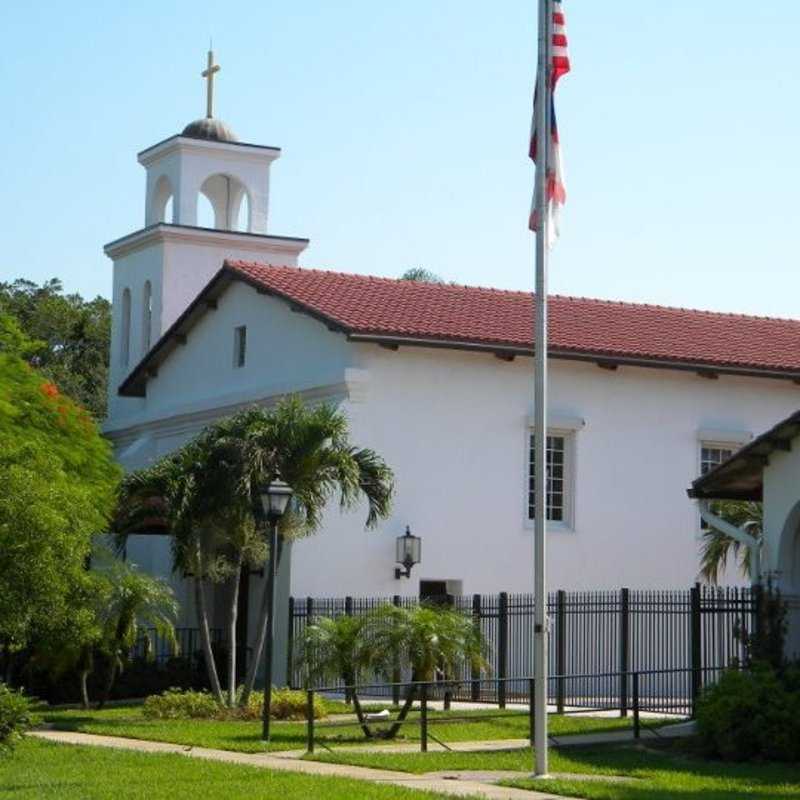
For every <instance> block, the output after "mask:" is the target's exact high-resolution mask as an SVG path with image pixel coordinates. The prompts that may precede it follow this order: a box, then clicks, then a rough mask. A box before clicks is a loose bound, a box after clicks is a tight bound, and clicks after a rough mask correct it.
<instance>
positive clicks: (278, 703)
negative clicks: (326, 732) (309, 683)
mask: <svg viewBox="0 0 800 800" xmlns="http://www.w3.org/2000/svg"><path fill="white" fill-rule="evenodd" d="M255 695H260V697H258V700H257V701H256V707H257V708H258V710H259V714H260V712H261V707H262V705H263V704H264V695H263V694H262V693H261V692H254V693H253V697H255ZM307 708H308V706H307V702H306V693H305V692H298V691H296V690H295V689H288V688H283V689H273V690H272V702H271V703H270V717H272V719H306V718H307V717H306V714H307ZM326 715H327V709H326V706H325V701H324V700H323V699H322V698H321V697H320V696H319V695H318V694H315V695H314V719H321V718H322V717H325V716H326Z"/></svg>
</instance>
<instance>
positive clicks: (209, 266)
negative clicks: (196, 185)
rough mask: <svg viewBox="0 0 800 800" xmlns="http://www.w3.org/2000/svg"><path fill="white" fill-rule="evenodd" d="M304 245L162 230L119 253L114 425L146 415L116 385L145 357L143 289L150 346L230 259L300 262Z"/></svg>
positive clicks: (112, 394)
mask: <svg viewBox="0 0 800 800" xmlns="http://www.w3.org/2000/svg"><path fill="white" fill-rule="evenodd" d="M304 248H305V242H304V241H303V240H281V239H277V238H264V237H258V236H243V235H237V234H235V233H214V232H207V231H202V230H189V231H186V230H183V229H177V228H171V229H170V228H167V229H162V230H161V231H158V232H156V233H153V234H152V235H150V237H149V238H148V239H147V240H146V243H144V244H143V246H141V247H138V246H137V247H132V248H130V249H126V248H124V247H122V248H121V249H122V252H121V253H119V254H116V251H113V252H114V253H115V255H114V256H113V257H114V280H113V312H112V328H111V368H110V373H109V425H110V426H111V427H116V426H117V425H118V423H119V421H120V420H121V419H123V418H126V417H130V416H132V415H136V414H137V413H141V411H142V410H143V409H144V408H145V405H146V404H144V403H143V402H142V401H141V400H140V399H138V398H130V397H120V396H119V395H118V394H117V387H118V386H119V385H120V383H122V381H123V380H124V378H125V377H126V376H127V375H128V373H129V372H130V371H131V370H133V369H134V368H135V366H136V365H137V364H138V363H139V361H141V359H142V358H143V357H144V356H145V348H144V341H145V340H144V337H143V330H142V320H143V310H144V309H143V296H144V294H143V290H144V285H145V282H146V281H149V282H150V285H151V288H152V319H151V336H150V343H151V346H152V345H154V344H155V343H156V342H157V341H158V339H159V338H160V336H161V335H162V334H163V333H164V332H165V331H166V330H167V329H168V328H169V326H170V325H172V323H173V322H175V320H176V319H177V318H178V317H179V316H180V314H181V313H182V312H183V311H184V310H185V309H186V307H187V306H188V305H189V304H190V303H191V302H192V300H194V298H195V297H196V296H197V295H198V293H199V292H200V291H201V290H202V289H203V287H205V285H206V284H207V283H208V282H209V281H210V280H211V278H212V277H213V276H214V275H216V273H217V272H218V271H219V270H220V269H221V268H222V265H223V263H224V261H225V259H226V258H227V259H243V260H251V261H253V260H255V261H262V262H265V263H270V264H280V265H284V266H296V264H297V257H298V255H299V253H300V252H302V250H303V249H304ZM126 288H127V289H130V292H131V330H130V355H129V359H128V364H127V365H125V364H122V363H121V358H120V355H121V352H122V293H123V291H124V290H125V289H126Z"/></svg>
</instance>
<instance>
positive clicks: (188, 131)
mask: <svg viewBox="0 0 800 800" xmlns="http://www.w3.org/2000/svg"><path fill="white" fill-rule="evenodd" d="M181 136H188V137H189V138H190V139H207V140H209V141H212V142H238V141H239V139H238V138H237V136H236V134H235V133H234V132H233V131H232V130H231V129H230V127H229V126H228V125H226V124H225V123H224V122H223V121H222V120H221V119H215V118H214V117H203V118H202V119H196V120H195V121H194V122H190V123H189V124H188V125H187V126H186V127H185V128H184V129H183V133H181Z"/></svg>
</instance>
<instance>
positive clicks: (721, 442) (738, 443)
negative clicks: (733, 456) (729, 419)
mask: <svg viewBox="0 0 800 800" xmlns="http://www.w3.org/2000/svg"><path fill="white" fill-rule="evenodd" d="M752 438H753V434H752V433H751V432H749V431H731V430H717V429H715V428H700V429H698V431H697V441H698V444H699V447H698V452H699V450H700V448H702V446H703V445H704V444H705V445H709V444H710V445H717V446H718V447H733V448H734V449H735V450H738V449H739V448H740V447H742V446H743V445H745V444H747V443H748V442H749V441H750V440H751V439H752ZM698 460H699V457H698Z"/></svg>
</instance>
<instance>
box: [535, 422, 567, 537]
mask: <svg viewBox="0 0 800 800" xmlns="http://www.w3.org/2000/svg"><path fill="white" fill-rule="evenodd" d="M534 444H535V442H534V436H533V433H531V434H530V435H529V437H528V487H527V488H528V502H527V505H528V519H529V520H533V519H535V518H536V492H535V472H534ZM571 444H572V436H571V434H570V433H568V432H563V431H552V432H551V433H549V434H548V436H547V519H548V520H549V521H550V522H555V523H559V524H561V525H563V526H564V527H569V526H570V525H571V511H572V493H573V488H572V464H571V463H570V462H571Z"/></svg>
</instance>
